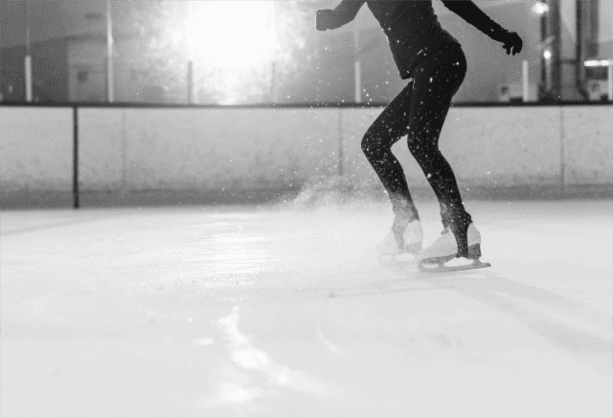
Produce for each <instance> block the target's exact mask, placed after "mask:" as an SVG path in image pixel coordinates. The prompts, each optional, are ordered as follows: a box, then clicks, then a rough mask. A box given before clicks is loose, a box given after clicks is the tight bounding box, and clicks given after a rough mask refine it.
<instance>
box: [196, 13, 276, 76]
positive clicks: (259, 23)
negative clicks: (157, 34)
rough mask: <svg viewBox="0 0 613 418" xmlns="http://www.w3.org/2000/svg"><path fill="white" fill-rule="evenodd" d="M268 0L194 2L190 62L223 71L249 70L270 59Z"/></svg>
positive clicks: (270, 17) (270, 40)
mask: <svg viewBox="0 0 613 418" xmlns="http://www.w3.org/2000/svg"><path fill="white" fill-rule="evenodd" d="M273 3H274V2H271V1H202V2H200V1H198V2H194V5H193V16H192V22H191V26H192V27H191V28H190V31H189V32H190V40H189V41H190V43H191V48H190V49H191V51H192V53H193V58H194V61H195V62H196V63H197V64H201V65H205V66H207V67H208V68H210V67H211V66H212V67H214V68H216V69H220V70H227V71H237V70H244V69H245V68H250V69H253V68H255V67H258V66H260V65H262V64H263V63H265V62H266V63H270V62H271V59H272V58H273V57H272V55H273V44H274V38H275V36H274V33H273V21H272V20H273V15H272V12H273V10H272V7H273Z"/></svg>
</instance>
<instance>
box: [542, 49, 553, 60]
mask: <svg viewBox="0 0 613 418" xmlns="http://www.w3.org/2000/svg"><path fill="white" fill-rule="evenodd" d="M543 57H544V58H545V59H546V60H549V59H551V51H550V50H548V49H546V50H545V51H543Z"/></svg>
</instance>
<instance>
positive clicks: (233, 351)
mask: <svg viewBox="0 0 613 418" xmlns="http://www.w3.org/2000/svg"><path fill="white" fill-rule="evenodd" d="M239 311H240V308H239V307H238V306H235V307H234V309H233V310H232V313H230V314H229V315H228V316H225V317H223V318H221V319H219V320H218V321H216V323H215V325H216V326H217V328H218V329H219V330H220V331H221V332H222V334H223V335H224V336H225V338H226V339H227V340H228V348H229V350H230V359H231V362H232V364H233V365H231V366H228V367H226V369H225V372H224V378H225V379H224V381H222V382H221V383H220V384H219V387H218V389H217V391H216V393H215V394H214V396H213V397H212V398H209V399H204V400H202V401H201V402H199V404H200V406H203V407H211V406H220V405H229V404H242V403H245V402H248V401H255V400H257V399H258V398H261V397H263V396H265V395H267V394H268V393H269V392H271V391H274V390H275V389H276V388H278V387H282V388H288V389H292V390H294V391H297V392H301V393H306V394H308V395H314V396H318V397H322V398H328V397H330V396H331V395H332V394H333V392H335V391H334V390H333V388H332V387H331V386H330V385H328V384H327V383H325V382H323V381H320V380H319V379H317V378H315V377H313V376H310V375H309V374H307V373H305V372H302V371H300V370H294V369H292V368H290V367H289V366H285V365H282V364H278V363H276V362H275V361H274V360H272V359H271V358H270V356H269V355H268V354H267V353H266V352H265V351H263V350H259V349H257V348H255V347H254V346H253V345H252V344H251V342H250V341H249V339H248V338H247V337H246V336H245V335H244V334H242V333H241V332H240V331H239V329H238V319H239ZM246 372H251V373H254V372H255V373H256V375H252V374H249V373H246ZM262 378H263V382H262V383H258V382H261V381H262ZM247 385H249V386H247Z"/></svg>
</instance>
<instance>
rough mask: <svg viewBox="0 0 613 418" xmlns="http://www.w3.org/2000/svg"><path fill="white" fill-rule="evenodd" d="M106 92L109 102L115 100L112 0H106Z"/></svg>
mask: <svg viewBox="0 0 613 418" xmlns="http://www.w3.org/2000/svg"><path fill="white" fill-rule="evenodd" d="M106 92H107V100H108V102H109V103H113V102H114V101H115V69H114V62H113V19H112V16H111V0H106Z"/></svg>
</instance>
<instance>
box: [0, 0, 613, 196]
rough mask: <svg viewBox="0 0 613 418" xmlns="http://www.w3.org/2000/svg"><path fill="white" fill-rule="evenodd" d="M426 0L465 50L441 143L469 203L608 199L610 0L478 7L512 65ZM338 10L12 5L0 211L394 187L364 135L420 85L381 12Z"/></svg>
mask: <svg viewBox="0 0 613 418" xmlns="http://www.w3.org/2000/svg"><path fill="white" fill-rule="evenodd" d="M432 3H433V5H434V7H435V9H436V12H437V14H438V16H439V19H440V20H441V21H442V25H443V27H445V28H446V29H447V30H449V31H450V32H451V33H452V34H453V35H454V36H456V37H457V38H458V39H459V40H460V42H461V43H462V45H463V47H464V50H465V52H466V55H467V59H468V61H469V69H468V74H467V77H466V80H465V82H464V84H463V85H462V87H461V89H460V91H459V92H458V94H456V96H455V97H454V101H455V102H454V106H452V108H451V110H450V112H449V114H448V117H447V120H446V123H445V126H444V129H443V132H442V134H441V139H440V146H441V150H442V151H443V153H444V154H445V156H446V157H447V159H448V160H449V161H450V163H451V164H452V166H453V167H454V170H455V174H456V177H457V179H458V182H459V184H460V187H461V189H462V193H463V196H464V197H466V198H467V199H471V198H485V199H500V198H509V197H512V198H521V199H524V198H537V199H542V198H549V197H552V196H553V197H556V198H557V197H568V196H571V197H574V196H581V197H602V196H604V197H607V198H609V197H611V196H612V195H613V165H612V164H611V147H612V146H613V134H612V133H613V106H611V103H612V99H613V39H612V38H613V36H612V31H613V29H612V22H613V2H612V1H610V0H538V1H537V0H535V1H519V0H518V1H499V0H476V3H477V4H478V5H479V6H480V7H481V8H482V9H483V10H484V11H485V12H486V13H487V14H488V15H489V16H491V17H492V18H493V19H494V20H495V21H497V22H499V23H500V24H501V25H502V26H503V27H505V28H507V29H509V30H513V31H516V32H518V33H519V34H520V35H521V37H522V38H523V40H524V49H523V51H522V53H521V54H520V55H517V56H508V55H507V54H506V52H505V51H504V50H503V48H502V45H501V44H499V43H498V42H495V41H493V40H491V39H490V38H489V37H487V36H486V35H484V34H482V33H481V32H480V31H478V30H477V29H476V28H474V27H473V26H471V25H470V24H468V23H466V22H465V21H464V20H463V19H461V18H460V17H458V16H456V15H454V14H452V13H451V12H450V11H449V10H447V9H446V8H445V7H444V6H443V4H442V2H440V1H438V0H434V1H433V2H432ZM337 4H338V1H319V0H300V1H289V0H286V1H269V0H248V1H235V0H232V1H224V0H209V1H206V0H202V1H183V0H172V1H171V0H147V1H128V0H113V1H111V0H77V1H72V0H44V1H43V0H2V1H0V47H1V49H0V71H1V77H0V85H1V93H0V145H1V152H2V165H1V173H0V174H1V176H0V178H1V179H0V186H1V187H0V207H29V206H32V205H38V206H41V205H42V206H60V207H62V206H68V205H73V206H74V207H80V205H85V206H98V205H107V206H108V205H110V206H113V205H118V204H130V205H141V204H146V203H149V202H151V203H154V204H160V203H168V204H171V205H175V204H187V203H194V204H209V203H219V202H254V201H268V200H270V199H278V198H281V199H283V200H288V199H292V200H294V199H295V200H297V201H301V202H313V201H317V200H321V199H328V198H331V199H332V200H333V201H338V199H340V198H341V197H342V196H348V195H351V196H356V195H357V196H359V197H360V198H372V197H375V196H376V197H378V198H381V197H383V198H385V195H384V193H383V188H382V186H381V183H380V181H379V179H378V178H377V176H376V175H375V173H374V171H373V170H372V167H371V166H370V164H369V163H368V161H367V160H366V159H365V158H364V155H363V152H362V150H361V147H360V142H361V139H362V137H363V135H364V132H365V131H366V130H367V128H368V126H369V125H370V124H371V123H372V122H373V121H374V119H375V118H376V117H377V116H378V115H379V114H380V113H381V111H382V108H383V107H384V106H386V105H387V103H388V102H389V101H390V100H391V99H392V98H393V97H395V95H396V94H397V93H398V92H399V91H400V90H401V89H402V88H403V87H404V86H405V85H406V82H405V81H403V80H401V79H400V77H399V75H398V71H397V69H396V66H395V64H394V62H393V59H392V56H391V53H390V50H389V47H388V45H387V40H386V38H385V36H384V34H383V32H382V30H381V29H380V28H379V26H378V24H377V22H376V21H375V19H374V18H373V16H372V14H371V13H370V11H369V10H368V8H367V7H363V8H362V9H361V10H360V13H359V14H358V16H357V17H356V19H355V20H354V21H353V22H352V23H350V24H348V25H345V26H344V27H342V28H340V29H338V30H335V31H326V32H317V31H316V30H315V12H316V11H317V10H318V9H324V8H332V7H335V6H336V5H337ZM393 152H394V153H395V155H396V156H397V157H398V158H399V160H400V161H401V163H402V165H403V169H404V172H405V174H406V177H407V179H408V181H409V184H410V185H411V191H412V193H413V194H416V193H418V194H422V196H423V197H425V198H431V199H434V198H435V196H434V195H433V193H432V191H431V189H430V187H429V185H428V183H427V181H426V178H425V177H424V173H423V172H422V170H421V168H420V167H419V166H418V165H417V164H416V162H415V161H414V159H413V158H412V156H411V155H410V152H409V151H408V149H407V147H406V142H404V141H399V142H398V143H397V144H396V145H395V146H394V149H393ZM422 191H423V193H421V192H422ZM287 196H289V197H287Z"/></svg>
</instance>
